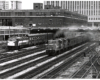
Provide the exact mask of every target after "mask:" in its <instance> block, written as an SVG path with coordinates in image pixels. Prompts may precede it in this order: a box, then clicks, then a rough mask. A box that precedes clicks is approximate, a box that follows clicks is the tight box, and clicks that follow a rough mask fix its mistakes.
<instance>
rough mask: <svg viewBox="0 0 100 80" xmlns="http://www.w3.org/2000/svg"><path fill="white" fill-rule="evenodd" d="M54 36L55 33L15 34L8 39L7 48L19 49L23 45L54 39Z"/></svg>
mask: <svg viewBox="0 0 100 80" xmlns="http://www.w3.org/2000/svg"><path fill="white" fill-rule="evenodd" d="M52 37H53V33H48V34H47V33H37V34H28V35H27V36H23V37H18V36H14V37H10V38H9V39H8V41H7V48H8V50H18V49H21V48H23V47H28V46H32V45H37V44H41V43H47V40H49V39H52Z"/></svg>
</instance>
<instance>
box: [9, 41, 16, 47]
mask: <svg viewBox="0 0 100 80" xmlns="http://www.w3.org/2000/svg"><path fill="white" fill-rule="evenodd" d="M7 45H8V46H15V41H8V43H7Z"/></svg>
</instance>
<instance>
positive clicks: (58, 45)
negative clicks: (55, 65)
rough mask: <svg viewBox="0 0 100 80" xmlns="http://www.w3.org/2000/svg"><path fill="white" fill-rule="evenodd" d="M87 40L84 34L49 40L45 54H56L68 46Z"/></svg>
mask: <svg viewBox="0 0 100 80" xmlns="http://www.w3.org/2000/svg"><path fill="white" fill-rule="evenodd" d="M87 41H89V39H88V38H87V37H86V36H77V37H74V38H68V39H67V38H58V39H55V40H49V41H48V44H47V47H46V54H47V55H51V56H54V55H57V54H59V53H60V52H61V51H64V50H67V49H68V48H72V47H75V46H77V45H80V44H82V43H85V42H87Z"/></svg>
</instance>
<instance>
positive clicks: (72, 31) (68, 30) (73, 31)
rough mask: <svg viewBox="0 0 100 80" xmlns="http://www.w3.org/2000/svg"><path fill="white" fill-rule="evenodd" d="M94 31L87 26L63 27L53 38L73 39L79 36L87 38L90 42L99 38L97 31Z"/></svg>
mask: <svg viewBox="0 0 100 80" xmlns="http://www.w3.org/2000/svg"><path fill="white" fill-rule="evenodd" d="M81 28H82V30H81ZM94 30H95V29H94V28H92V27H90V29H89V27H88V26H81V27H80V26H68V27H63V28H61V29H59V30H58V31H57V32H56V33H55V35H54V38H61V37H63V38H73V37H76V36H81V35H84V36H87V37H88V38H89V39H90V40H92V41H94V40H100V39H99V37H100V34H99V31H98V30H96V31H94Z"/></svg>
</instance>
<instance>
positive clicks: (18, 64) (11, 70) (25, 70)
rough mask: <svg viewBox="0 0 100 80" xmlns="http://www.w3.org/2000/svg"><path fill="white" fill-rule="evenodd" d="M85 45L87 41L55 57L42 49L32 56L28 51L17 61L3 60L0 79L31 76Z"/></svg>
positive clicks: (0, 65)
mask: <svg viewBox="0 0 100 80" xmlns="http://www.w3.org/2000/svg"><path fill="white" fill-rule="evenodd" d="M87 45H89V43H88V44H86V45H83V46H82V47H80V48H78V49H75V50H74V49H73V51H71V52H70V51H67V53H64V54H60V55H57V56H55V57H51V56H47V55H44V54H45V51H43V52H37V53H33V55H32V56H31V55H30V53H28V55H30V56H29V57H24V58H22V59H21V58H20V59H18V61H16V60H15V62H9V61H8V63H6V62H5V64H4V62H2V64H0V68H1V70H0V78H1V79H4V78H16V79H22V78H32V77H34V76H36V75H38V74H39V73H41V72H43V71H44V70H46V69H48V68H50V67H52V66H53V65H55V64H57V63H59V62H60V61H62V60H64V59H65V58H68V57H69V56H71V55H73V54H72V53H75V52H77V51H78V50H81V49H82V48H83V47H86V46H87ZM74 51H75V52H74ZM68 53H69V54H68ZM70 53H71V54H70ZM31 54H32V53H31ZM13 59H14V58H13ZM26 61H27V62H26ZM59 64H60V63H59Z"/></svg>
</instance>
